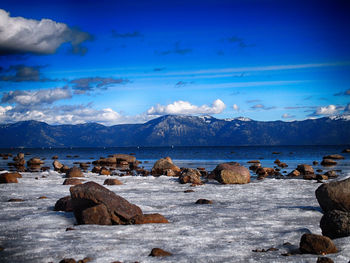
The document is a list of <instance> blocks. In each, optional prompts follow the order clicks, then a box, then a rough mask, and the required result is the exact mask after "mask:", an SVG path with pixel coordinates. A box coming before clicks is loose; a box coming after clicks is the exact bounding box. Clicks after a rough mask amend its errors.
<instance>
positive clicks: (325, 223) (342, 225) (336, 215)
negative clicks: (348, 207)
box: [320, 210, 350, 239]
mask: <svg viewBox="0 0 350 263" xmlns="http://www.w3.org/2000/svg"><path fill="white" fill-rule="evenodd" d="M320 227H321V229H322V235H324V236H327V237H329V238H332V239H334V238H339V237H347V236H350V212H344V211H340V210H333V211H330V212H327V213H325V214H324V215H323V217H322V219H321V222H320Z"/></svg>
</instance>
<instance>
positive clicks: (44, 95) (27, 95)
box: [1, 88, 72, 106]
mask: <svg viewBox="0 0 350 263" xmlns="http://www.w3.org/2000/svg"><path fill="white" fill-rule="evenodd" d="M71 97H72V94H71V91H70V90H69V89H67V88H55V89H43V90H37V91H23V90H16V91H10V92H8V93H4V94H3V96H2V99H1V102H3V103H4V102H7V103H16V104H19V105H23V106H30V105H39V104H51V103H53V102H55V101H57V100H62V99H69V98H71Z"/></svg>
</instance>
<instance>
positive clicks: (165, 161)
mask: <svg viewBox="0 0 350 263" xmlns="http://www.w3.org/2000/svg"><path fill="white" fill-rule="evenodd" d="M167 170H172V171H173V172H174V173H175V174H176V175H178V174H180V172H181V170H180V168H179V167H178V166H176V165H175V164H174V163H173V161H172V160H171V158H170V157H165V158H162V159H159V160H158V161H156V163H155V164H154V165H153V168H152V171H151V174H152V175H154V176H160V175H164V174H165V173H166V171H167Z"/></svg>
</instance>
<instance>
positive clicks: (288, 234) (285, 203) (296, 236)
mask: <svg viewBox="0 0 350 263" xmlns="http://www.w3.org/2000/svg"><path fill="white" fill-rule="evenodd" d="M84 175H85V178H84V179H85V180H86V181H95V182H97V183H99V184H103V181H104V180H105V179H106V178H109V177H108V176H101V175H97V174H93V173H85V174H84ZM349 175H350V174H348V173H347V174H344V175H342V176H341V178H339V179H344V178H347V177H349ZM22 176H23V177H22V178H20V179H18V180H19V183H18V184H2V185H0V188H1V196H0V198H1V200H0V206H1V208H0V209H1V214H0V231H1V233H2V234H1V236H0V246H1V247H2V248H4V250H3V251H1V252H0V261H1V262H59V261H60V260H61V259H63V258H75V259H82V258H85V257H89V258H91V259H93V261H92V262H113V261H121V262H136V261H137V262H158V261H159V259H157V258H152V257H149V256H148V255H149V254H150V251H151V250H152V248H154V247H160V248H162V249H164V250H166V251H169V252H171V253H173V255H172V256H170V257H167V258H162V260H161V261H162V262H316V260H317V257H318V256H317V255H310V254H303V255H301V254H296V255H291V256H283V255H282V254H285V253H289V252H291V251H292V250H294V249H296V248H298V246H299V242H300V238H301V236H302V234H304V233H315V234H321V229H320V227H319V222H320V219H321V217H322V212H321V209H320V207H319V204H318V202H317V200H316V197H315V190H316V189H317V187H318V186H319V185H320V184H319V183H316V181H309V180H300V179H288V180H282V179H280V180H279V179H270V178H266V179H264V180H261V181H260V180H255V179H253V180H252V182H251V183H249V184H244V185H221V184H219V183H217V182H216V181H214V180H213V181H211V180H210V181H209V182H208V183H206V184H204V185H202V186H196V187H190V186H189V185H187V184H185V185H184V184H179V182H178V179H177V178H173V177H166V176H161V177H153V176H147V177H141V176H124V177H118V179H119V180H120V181H122V183H123V185H115V186H107V188H108V189H110V190H112V191H113V192H115V193H116V194H118V195H120V196H122V197H124V198H125V199H127V200H128V201H129V202H131V203H133V204H136V205H138V206H139V207H140V208H141V209H142V210H143V211H144V212H145V213H161V214H162V215H164V216H165V217H166V218H167V219H168V220H169V222H170V223H169V224H146V225H113V226H101V225H75V223H76V220H75V217H74V215H73V213H68V212H56V211H53V207H54V205H55V203H56V201H57V200H58V199H59V198H61V197H64V196H67V195H69V187H70V186H68V185H62V183H63V181H64V178H63V176H62V174H60V173H57V172H54V171H52V170H50V171H46V172H37V173H22ZM188 189H192V190H194V192H190V193H185V192H184V191H185V190H188ZM43 196H44V197H46V198H41V199H39V198H40V197H43ZM12 198H19V199H23V200H24V201H22V202H8V200H9V199H12ZM200 198H205V199H209V200H212V201H213V204H211V205H197V204H195V202H196V200H198V199H200ZM67 228H73V229H74V230H72V231H66V229H67ZM334 243H335V244H336V246H337V247H338V249H339V253H337V254H330V255H327V256H328V257H330V258H332V259H333V260H334V261H335V262H348V261H349V260H350V237H345V238H338V239H335V240H334ZM268 248H277V249H278V250H276V251H268V252H253V250H256V249H258V250H259V249H268Z"/></svg>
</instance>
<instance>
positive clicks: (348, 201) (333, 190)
mask: <svg viewBox="0 0 350 263" xmlns="http://www.w3.org/2000/svg"><path fill="white" fill-rule="evenodd" d="M315 194H316V198H317V201H318V203H319V204H320V206H321V208H322V210H323V211H325V212H328V211H331V210H342V211H345V212H350V178H347V179H345V180H342V181H338V182H330V183H326V184H322V185H321V186H320V187H318V188H317V189H316V191H315Z"/></svg>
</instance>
